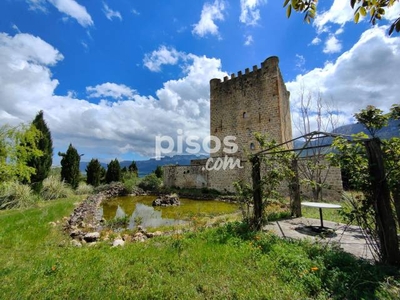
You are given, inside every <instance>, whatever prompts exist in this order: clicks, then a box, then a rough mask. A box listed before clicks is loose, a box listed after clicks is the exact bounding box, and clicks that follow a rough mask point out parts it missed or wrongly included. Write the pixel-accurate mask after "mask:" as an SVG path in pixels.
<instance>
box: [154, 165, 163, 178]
mask: <svg viewBox="0 0 400 300" xmlns="http://www.w3.org/2000/svg"><path fill="white" fill-rule="evenodd" d="M154 174H156V176H157V178H162V177H163V175H164V170H163V168H162V167H161V166H157V168H156V169H155V170H154Z"/></svg>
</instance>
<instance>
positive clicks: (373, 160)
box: [365, 138, 400, 265]
mask: <svg viewBox="0 0 400 300" xmlns="http://www.w3.org/2000/svg"><path fill="white" fill-rule="evenodd" d="M365 148H366V150H367V157H368V167H369V177H370V179H371V188H372V201H373V205H374V210H375V219H376V224H377V226H378V236H379V242H380V249H381V256H382V260H383V262H384V263H388V264H391V265H400V251H399V241H398V237H397V228H396V222H395V220H394V217H393V209H392V207H391V203H390V191H389V187H388V184H387V180H386V174H385V167H384V162H383V153H382V149H381V145H380V140H379V139H378V138H374V139H372V140H369V141H366V142H365Z"/></svg>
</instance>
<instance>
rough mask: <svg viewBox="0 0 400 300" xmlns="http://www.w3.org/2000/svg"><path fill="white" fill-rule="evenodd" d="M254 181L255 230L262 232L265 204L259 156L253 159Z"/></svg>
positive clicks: (252, 174) (252, 173)
mask: <svg viewBox="0 0 400 300" xmlns="http://www.w3.org/2000/svg"><path fill="white" fill-rule="evenodd" d="M251 163H252V171H251V176H252V179H253V202H254V219H253V225H254V229H255V230H261V228H262V225H263V204H262V191H261V172H260V157H258V156H257V155H255V156H253V157H252V158H251Z"/></svg>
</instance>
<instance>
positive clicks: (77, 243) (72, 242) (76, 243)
mask: <svg viewBox="0 0 400 300" xmlns="http://www.w3.org/2000/svg"><path fill="white" fill-rule="evenodd" d="M70 244H71V246H74V247H78V248H80V247H82V244H81V243H80V242H78V241H77V240H72V241H71V242H70Z"/></svg>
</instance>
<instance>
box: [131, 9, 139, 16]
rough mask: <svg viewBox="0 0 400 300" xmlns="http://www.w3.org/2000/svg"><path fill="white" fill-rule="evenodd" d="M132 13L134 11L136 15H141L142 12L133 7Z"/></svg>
mask: <svg viewBox="0 0 400 300" xmlns="http://www.w3.org/2000/svg"><path fill="white" fill-rule="evenodd" d="M132 13H133V14H134V15H136V16H139V15H140V12H139V11H137V10H136V9H132Z"/></svg>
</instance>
